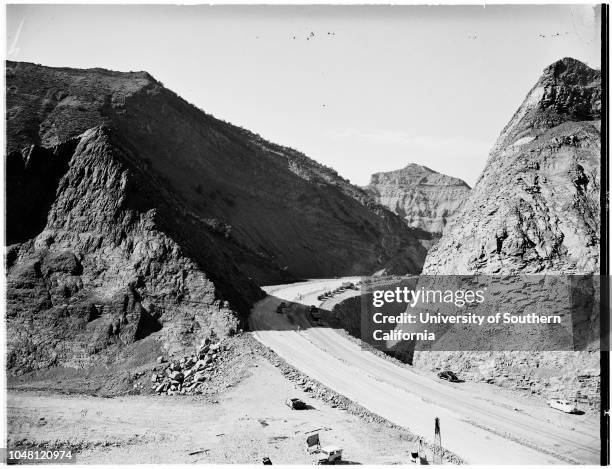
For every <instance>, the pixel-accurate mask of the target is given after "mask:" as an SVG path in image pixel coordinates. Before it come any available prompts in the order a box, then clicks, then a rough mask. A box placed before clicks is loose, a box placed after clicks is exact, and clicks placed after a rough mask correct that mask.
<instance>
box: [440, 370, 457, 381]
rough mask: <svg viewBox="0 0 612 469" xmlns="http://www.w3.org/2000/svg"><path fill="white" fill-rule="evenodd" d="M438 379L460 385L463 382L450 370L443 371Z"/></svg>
mask: <svg viewBox="0 0 612 469" xmlns="http://www.w3.org/2000/svg"><path fill="white" fill-rule="evenodd" d="M438 378H440V379H444V380H446V381H450V382H451V383H459V382H460V381H461V380H460V379H459V378H457V375H456V374H455V373H453V372H452V371H450V370H445V371H441V372H440V373H438Z"/></svg>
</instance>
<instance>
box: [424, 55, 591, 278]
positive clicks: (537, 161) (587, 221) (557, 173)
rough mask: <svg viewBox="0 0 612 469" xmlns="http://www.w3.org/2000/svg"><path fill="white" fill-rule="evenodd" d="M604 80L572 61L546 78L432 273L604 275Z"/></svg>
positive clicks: (438, 253)
mask: <svg viewBox="0 0 612 469" xmlns="http://www.w3.org/2000/svg"><path fill="white" fill-rule="evenodd" d="M600 80H601V79H600V74H599V72H598V71H596V70H592V69H590V68H589V67H587V66H586V65H584V64H582V63H580V62H578V61H576V60H573V59H563V60H561V61H559V62H556V63H555V64H553V65H551V66H550V67H548V68H547V69H546V70H545V71H544V74H543V76H542V77H541V78H540V80H539V81H538V83H537V84H536V86H535V87H534V88H533V89H532V90H531V92H530V93H529V94H528V96H527V98H526V99H525V101H524V102H523V104H522V105H521V107H520V108H519V109H518V111H517V112H516V114H515V115H514V117H513V118H512V120H511V121H510V123H509V124H508V125H507V126H506V128H505V129H504V130H503V131H502V134H501V136H500V137H499V139H498V141H497V143H496V144H495V146H494V148H493V150H492V151H491V154H490V156H489V159H488V161H487V165H486V167H485V169H484V171H483V173H482V175H481V176H480V178H479V180H478V182H477V184H476V186H474V188H473V189H472V192H471V194H470V195H469V197H468V198H467V200H466V201H465V203H464V204H463V205H462V207H461V209H460V210H459V211H458V212H457V214H456V216H455V217H454V220H453V221H452V222H451V224H450V225H449V227H448V229H447V230H446V232H445V234H444V236H443V237H442V239H441V240H440V242H439V243H438V244H437V245H436V246H435V247H434V249H433V250H432V251H431V252H429V254H428V256H427V260H426V263H425V266H424V269H423V273H428V274H438V273H444V274H454V273H490V274H493V273H496V274H497V273H515V272H522V273H536V272H537V273H546V272H550V273H567V274H570V273H595V272H598V271H599V230H600V205H599V194H600V162H601V157H600V153H601V147H600V133H599V130H600V123H601V121H600V108H601V87H600V86H601V85H600Z"/></svg>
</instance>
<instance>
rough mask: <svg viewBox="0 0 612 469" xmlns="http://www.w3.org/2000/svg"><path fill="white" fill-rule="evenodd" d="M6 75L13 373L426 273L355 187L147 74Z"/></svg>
mask: <svg viewBox="0 0 612 469" xmlns="http://www.w3.org/2000/svg"><path fill="white" fill-rule="evenodd" d="M6 76H7V137H8V138H7V150H8V151H7V160H6V169H7V232H6V235H7V244H9V245H10V246H9V248H8V258H7V259H8V267H9V271H8V292H7V295H8V319H9V321H8V327H9V337H10V340H9V367H10V368H11V370H12V371H13V372H18V373H21V372H25V371H28V370H31V369H35V368H43V367H46V366H49V365H52V364H58V365H76V366H84V365H88V364H92V363H101V362H103V360H102V359H105V360H106V359H108V360H111V359H112V358H113V357H116V353H118V351H119V350H123V349H124V348H125V347H126V346H129V345H130V344H134V343H138V342H139V341H142V339H144V338H149V337H150V338H154V339H155V340H156V341H158V342H159V343H160V344H161V346H162V347H163V348H165V349H167V350H179V349H181V348H183V347H189V346H192V345H193V343H195V342H196V341H198V340H200V339H201V338H202V337H204V336H207V335H208V334H209V333H210V331H211V330H213V331H214V332H215V333H217V334H221V335H223V334H227V333H231V332H232V331H235V330H237V329H238V328H240V327H242V326H243V324H244V319H245V317H246V314H247V313H248V310H249V308H250V305H251V304H252V302H253V301H254V300H255V299H257V298H259V297H260V296H261V295H262V292H261V290H259V288H258V287H257V285H258V284H264V283H273V282H280V281H291V280H292V279H295V278H299V277H314V276H331V275H344V274H360V273H364V272H375V271H379V270H385V269H387V270H388V271H391V272H418V271H420V269H421V266H422V263H423V260H424V256H425V251H424V249H423V248H422V247H421V246H420V245H419V243H418V241H417V240H416V239H415V238H414V236H413V235H412V233H411V231H410V229H409V228H407V227H406V226H405V225H404V224H403V223H402V221H401V220H400V219H399V218H398V217H397V216H395V215H394V214H392V213H391V212H389V211H387V210H386V209H384V208H383V207H380V206H379V205H377V204H376V203H374V202H373V201H372V200H371V199H370V198H369V197H368V196H367V195H366V194H365V193H364V192H363V190H361V189H359V188H357V187H354V186H352V185H350V184H349V183H348V182H347V181H346V180H344V179H343V178H341V177H340V176H338V175H337V174H336V173H335V172H334V171H333V170H331V169H329V168H326V167H324V166H321V165H319V164H317V163H316V162H314V161H313V160H311V159H309V158H307V157H306V156H304V155H302V154H300V153H299V152H297V151H295V150H291V149H289V148H286V147H281V146H278V145H274V144H272V143H269V142H266V141H265V140H263V139H261V138H260V137H258V136H256V135H253V134H251V133H249V132H248V131H245V130H243V129H240V128H237V127H235V126H232V125H230V124H227V123H225V122H222V121H219V120H217V119H215V118H213V117H211V116H209V115H207V114H205V113H204V112H202V111H200V110H198V109H196V108H195V107H193V106H191V105H190V104H188V103H187V102H185V101H184V100H182V99H180V98H179V97H177V96H176V95H175V94H174V93H172V92H171V91H169V90H167V89H165V88H164V87H163V86H162V85H161V84H160V83H159V82H157V81H155V80H154V79H153V78H152V77H151V76H150V75H148V74H146V73H144V72H137V73H119V72H111V71H107V70H101V69H92V70H75V69H67V68H50V67H42V66H38V65H34V64H26V63H14V62H8V63H7V75H6ZM24 325H28V327H29V329H27V328H25V327H24Z"/></svg>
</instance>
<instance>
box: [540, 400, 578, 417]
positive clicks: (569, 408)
mask: <svg viewBox="0 0 612 469" xmlns="http://www.w3.org/2000/svg"><path fill="white" fill-rule="evenodd" d="M547 404H548V405H549V406H550V407H552V408H553V409H557V410H560V411H561V412H565V413H567V414H576V413H578V408H577V407H576V405H575V404H574V403H573V402H570V401H568V400H567V399H550V400H549V401H548V402H547Z"/></svg>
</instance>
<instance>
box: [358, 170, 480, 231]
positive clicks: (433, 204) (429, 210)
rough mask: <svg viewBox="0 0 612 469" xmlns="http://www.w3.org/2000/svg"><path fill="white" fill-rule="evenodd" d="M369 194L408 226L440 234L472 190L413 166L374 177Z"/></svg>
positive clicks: (442, 176) (460, 183) (455, 181)
mask: <svg viewBox="0 0 612 469" xmlns="http://www.w3.org/2000/svg"><path fill="white" fill-rule="evenodd" d="M366 191H367V192H368V193H370V194H372V196H373V197H374V198H375V199H376V201H377V202H379V203H380V204H381V205H384V206H385V207H387V208H388V209H389V210H391V211H392V212H394V213H396V214H398V215H399V216H400V217H402V218H403V219H404V220H405V221H406V223H407V224H408V226H411V227H413V228H419V229H422V230H424V231H426V232H429V233H432V234H436V235H440V234H441V233H442V231H443V230H444V227H445V226H446V224H447V223H448V222H449V221H450V220H451V218H452V217H453V216H454V214H455V212H456V211H457V209H458V208H459V206H460V205H461V202H462V201H463V199H465V198H466V197H467V195H468V194H469V191H470V187H469V186H468V185H467V184H466V183H465V182H464V181H462V180H461V179H458V178H454V177H451V176H447V175H445V174H440V173H438V172H436V171H433V170H432V169H429V168H427V167H426V166H421V165H418V164H414V163H412V164H409V165H408V166H406V167H405V168H402V169H398V170H397V171H389V172H386V173H376V174H373V175H372V178H371V180H370V184H369V185H368V186H367V187H366Z"/></svg>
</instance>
